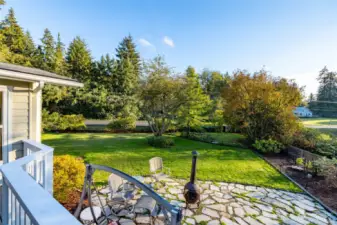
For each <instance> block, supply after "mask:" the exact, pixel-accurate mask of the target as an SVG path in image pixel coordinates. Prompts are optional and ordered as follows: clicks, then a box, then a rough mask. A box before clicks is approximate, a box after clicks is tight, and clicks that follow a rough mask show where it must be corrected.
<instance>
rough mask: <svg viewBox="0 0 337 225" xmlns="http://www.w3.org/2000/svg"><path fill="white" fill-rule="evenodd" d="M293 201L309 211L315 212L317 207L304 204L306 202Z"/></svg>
mask: <svg viewBox="0 0 337 225" xmlns="http://www.w3.org/2000/svg"><path fill="white" fill-rule="evenodd" d="M293 203H294V204H295V205H297V206H298V207H300V208H302V209H304V210H306V211H309V212H313V211H315V210H316V208H314V207H312V206H310V205H307V204H304V203H302V202H300V201H293Z"/></svg>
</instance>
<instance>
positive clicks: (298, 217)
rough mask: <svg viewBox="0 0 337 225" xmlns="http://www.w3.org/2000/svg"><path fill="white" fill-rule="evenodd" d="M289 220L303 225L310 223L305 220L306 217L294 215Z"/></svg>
mask: <svg viewBox="0 0 337 225" xmlns="http://www.w3.org/2000/svg"><path fill="white" fill-rule="evenodd" d="M289 218H290V219H292V220H294V221H296V222H298V223H300V224H303V225H307V224H309V223H310V222H309V221H307V220H305V217H303V216H295V215H294V214H290V215H289Z"/></svg>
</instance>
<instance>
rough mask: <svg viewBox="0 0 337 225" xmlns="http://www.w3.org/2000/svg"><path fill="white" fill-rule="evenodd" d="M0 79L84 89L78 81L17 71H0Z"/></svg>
mask: <svg viewBox="0 0 337 225" xmlns="http://www.w3.org/2000/svg"><path fill="white" fill-rule="evenodd" d="M0 78H4V79H10V80H18V81H26V82H45V83H50V84H56V85H65V86H73V87H83V84H82V83H80V82H77V81H72V80H67V79H58V78H53V77H45V76H40V75H34V74H29V73H20V72H15V71H8V70H2V69H0Z"/></svg>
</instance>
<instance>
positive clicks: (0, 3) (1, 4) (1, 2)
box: [0, 0, 6, 10]
mask: <svg viewBox="0 0 337 225" xmlns="http://www.w3.org/2000/svg"><path fill="white" fill-rule="evenodd" d="M4 5H6V1H5V0H0V10H1V9H2V6H4Z"/></svg>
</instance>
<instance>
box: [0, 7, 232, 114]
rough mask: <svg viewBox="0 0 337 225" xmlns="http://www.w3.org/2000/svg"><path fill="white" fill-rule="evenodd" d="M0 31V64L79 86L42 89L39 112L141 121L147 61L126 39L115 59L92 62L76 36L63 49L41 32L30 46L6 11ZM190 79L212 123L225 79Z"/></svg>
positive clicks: (210, 74) (207, 73)
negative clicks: (206, 104)
mask: <svg viewBox="0 0 337 225" xmlns="http://www.w3.org/2000/svg"><path fill="white" fill-rule="evenodd" d="M0 3H1V2H0ZM3 4H4V2H2V5H3ZM0 28H1V29H0V61H1V62H8V63H13V64H18V65H23V66H28V67H35V68H39V69H43V70H46V71H49V72H54V73H57V74H60V75H63V76H67V77H71V78H74V79H77V80H79V81H80V82H82V83H84V87H83V88H69V87H58V86H54V85H45V87H44V89H43V108H44V109H47V110H48V111H49V112H51V113H52V112H58V113H60V114H64V115H66V114H82V115H83V116H84V117H85V118H93V119H111V118H118V117H125V116H131V117H135V118H139V117H143V118H144V116H143V115H142V113H141V111H140V110H139V107H138V103H139V99H138V97H139V94H138V91H139V89H140V86H141V85H142V84H143V83H144V80H145V78H146V77H148V76H149V75H148V74H147V72H149V67H150V65H146V64H151V63H152V60H150V62H143V61H142V60H141V57H140V54H139V52H138V51H137V48H136V44H135V41H134V40H133V38H132V36H131V35H128V36H126V37H125V38H123V40H121V42H120V43H119V45H118V46H117V48H116V54H115V55H112V54H106V55H102V56H101V57H100V59H98V60H95V59H94V58H93V56H92V54H91V51H90V49H89V46H88V44H87V43H86V42H85V40H84V39H83V38H81V37H79V36H77V37H75V38H74V39H73V40H72V41H71V42H70V44H69V45H68V47H67V48H66V46H65V44H64V43H63V42H62V39H61V35H60V33H58V35H57V37H54V36H53V35H52V33H51V31H50V30H49V29H48V28H46V29H45V30H44V33H43V36H42V37H41V39H40V41H39V43H34V41H33V39H32V37H31V35H30V33H29V31H25V30H24V29H23V28H22V27H21V26H20V25H19V23H18V21H17V19H16V17H15V12H14V10H13V9H12V8H11V9H9V12H8V14H7V16H6V17H5V19H4V20H3V21H1V23H0ZM159 58H160V60H161V61H164V60H163V58H162V57H158V58H157V59H159ZM163 63H165V62H163ZM191 71H193V72H191ZM169 73H170V74H171V75H172V73H173V71H171V69H170V71H169ZM191 73H194V75H193V76H195V78H194V79H195V80H196V81H195V82H197V83H198V85H200V88H202V91H203V94H205V95H208V96H209V98H210V99H212V101H213V104H212V108H213V110H211V111H212V115H211V116H210V117H212V119H216V115H215V112H216V109H217V105H218V100H217V97H219V96H220V89H221V87H222V86H223V85H225V84H226V80H227V76H228V74H227V75H226V74H221V73H220V72H217V71H211V70H204V71H203V72H202V74H197V73H196V72H195V71H194V68H192V67H189V68H188V69H187V71H186V73H184V76H189V75H188V74H191Z"/></svg>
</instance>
